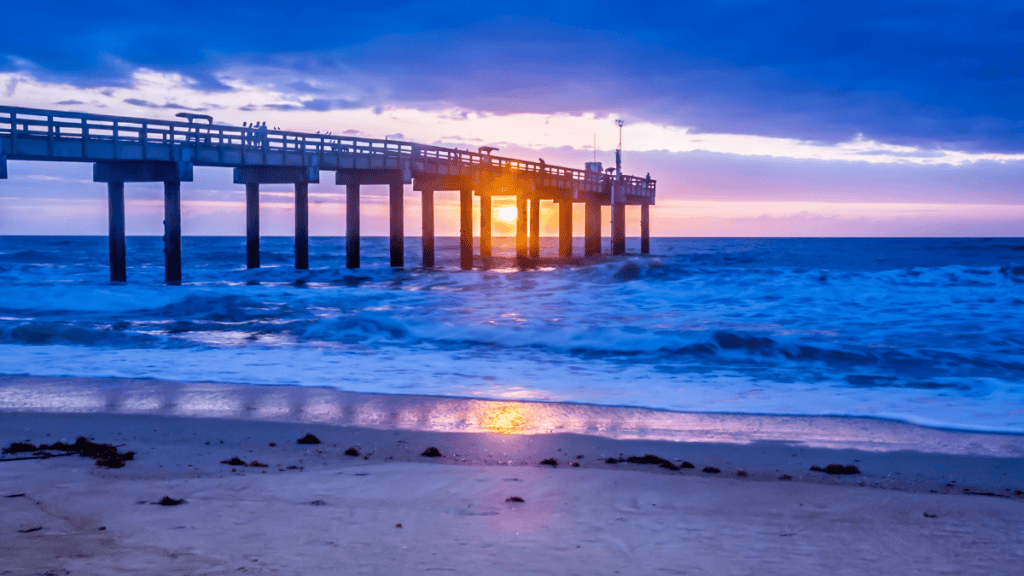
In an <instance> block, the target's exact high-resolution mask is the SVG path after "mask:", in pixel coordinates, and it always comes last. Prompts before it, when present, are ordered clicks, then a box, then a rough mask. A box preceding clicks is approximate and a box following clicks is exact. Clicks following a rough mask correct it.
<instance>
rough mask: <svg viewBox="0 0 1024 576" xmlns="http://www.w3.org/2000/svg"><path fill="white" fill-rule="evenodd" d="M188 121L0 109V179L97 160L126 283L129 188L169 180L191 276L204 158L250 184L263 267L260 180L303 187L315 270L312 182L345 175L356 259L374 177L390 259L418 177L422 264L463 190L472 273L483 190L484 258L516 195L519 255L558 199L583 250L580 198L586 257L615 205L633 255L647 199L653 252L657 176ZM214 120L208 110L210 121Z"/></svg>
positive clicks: (175, 260) (175, 253) (170, 216)
mask: <svg viewBox="0 0 1024 576" xmlns="http://www.w3.org/2000/svg"><path fill="white" fill-rule="evenodd" d="M198 118H203V117H201V116H199V117H197V118H189V121H187V122H186V121H181V122H178V121H167V120H154V119H146V118H131V117H121V116H106V115H100V114H85V113H77V112H63V111H59V110H40V109H32V108H19V107H10V106H0V179H5V178H7V176H8V167H7V160H32V161H50V162H90V163H93V181H94V182H102V183H106V184H107V198H108V200H107V201H108V207H109V238H110V280H111V281H112V282H125V281H127V265H126V254H125V217H126V215H125V206H124V185H125V183H126V182H127V183H132V182H163V185H164V216H165V218H164V265H165V280H166V282H167V283H168V284H178V283H180V282H181V280H182V278H181V183H182V182H191V181H192V172H193V167H194V166H216V167H223V168H232V169H233V172H234V183H235V184H239V185H245V198H246V261H247V265H248V267H250V268H258V267H259V266H260V195H259V192H260V185H261V184H292V185H294V187H295V267H296V268H297V269H300V270H304V269H308V267H309V205H308V190H309V184H310V183H319V182H320V177H321V172H334V181H335V184H337V185H339V186H341V185H344V186H345V194H346V207H347V209H346V241H345V248H346V266H347V267H348V268H358V267H359V264H360V259H359V244H360V242H359V240H360V236H359V234H360V232H359V210H360V202H359V194H360V187H361V186H363V185H387V186H389V189H390V193H389V197H388V198H389V208H390V249H391V250H390V252H391V265H392V266H394V267H404V266H405V262H404V260H405V258H404V254H405V237H404V234H403V228H404V211H403V204H404V195H405V193H406V186H407V185H410V184H411V185H412V190H413V192H419V193H420V194H421V196H422V202H423V233H422V249H423V265H424V266H425V267H432V266H434V265H435V258H434V194H435V192H458V194H459V204H460V209H459V211H460V218H459V221H460V266H461V267H462V268H463V269H466V270H468V269H472V268H473V262H474V254H473V232H474V231H473V226H472V224H473V214H472V209H473V196H474V195H476V196H479V197H480V230H479V234H480V254H479V257H480V260H481V262H483V263H484V265H485V266H486V265H487V264H488V263H489V262H490V261H491V199H492V198H493V197H496V196H507V197H514V198H515V203H516V207H517V211H518V212H517V214H518V217H517V222H516V256H517V257H518V258H519V259H520V260H527V259H531V258H533V259H535V258H538V257H539V255H540V203H541V202H542V201H550V202H554V203H555V204H556V205H557V206H558V223H559V226H558V230H559V240H558V255H559V257H560V258H563V259H570V258H572V257H573V253H572V252H573V247H572V217H573V205H574V204H575V203H582V204H583V206H584V220H585V226H584V228H585V234H584V237H585V238H584V254H583V256H592V255H594V254H598V253H600V251H601V229H602V224H601V207H602V206H610V207H611V221H610V236H611V246H612V253H613V254H623V253H624V252H625V207H626V206H628V205H635V206H640V207H641V216H640V247H641V248H640V251H641V253H648V252H649V251H650V206H651V205H652V204H654V201H655V184H656V182H655V181H654V180H652V179H650V178H649V177H646V178H640V177H636V176H629V175H624V174H622V173H621V171H620V170H617V169H609V170H608V171H603V170H602V167H601V164H600V163H596V162H595V163H588V164H587V166H586V168H585V169H577V168H567V167H563V166H553V165H550V164H545V163H544V162H543V161H541V162H532V161H527V160H518V159H515V158H505V157H501V156H496V155H492V154H491V153H490V152H491V151H493V149H486V148H481V150H480V151H479V152H470V151H466V150H458V149H453V148H445V147H439V146H429V145H424V144H417V143H414V142H402V141H396V140H379V139H373V138H354V137H349V136H335V135H324V134H307V133H302V132H290V131H281V130H270V131H267V132H265V133H262V134H257V133H256V132H255V131H253V130H251V129H249V128H242V127H237V126H225V125H220V124H213V123H212V121H210V122H209V123H202V122H199V121H196V120H197V119H198ZM205 118H208V117H205Z"/></svg>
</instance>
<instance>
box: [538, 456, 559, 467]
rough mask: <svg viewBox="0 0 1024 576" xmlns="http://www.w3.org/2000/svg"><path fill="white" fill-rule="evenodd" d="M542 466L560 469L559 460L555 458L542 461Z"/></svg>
mask: <svg viewBox="0 0 1024 576" xmlns="http://www.w3.org/2000/svg"><path fill="white" fill-rule="evenodd" d="M540 465H541V466H551V467H552V468H558V460H555V459H554V458H545V459H543V460H541V461H540Z"/></svg>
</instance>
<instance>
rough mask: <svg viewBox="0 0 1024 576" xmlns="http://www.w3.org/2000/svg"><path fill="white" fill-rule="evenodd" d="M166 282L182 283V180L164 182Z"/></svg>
mask: <svg viewBox="0 0 1024 576" xmlns="http://www.w3.org/2000/svg"><path fill="white" fill-rule="evenodd" d="M164 282H166V283H167V284H181V182H164Z"/></svg>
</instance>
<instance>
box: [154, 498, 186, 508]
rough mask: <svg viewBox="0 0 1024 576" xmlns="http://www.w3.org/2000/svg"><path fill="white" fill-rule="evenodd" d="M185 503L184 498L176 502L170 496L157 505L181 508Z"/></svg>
mask: <svg viewBox="0 0 1024 576" xmlns="http://www.w3.org/2000/svg"><path fill="white" fill-rule="evenodd" d="M184 503H185V499H184V498H182V499H180V500H175V499H174V498H171V497H170V496H164V497H163V498H161V499H160V501H159V502H157V504H159V505H161V506H181V505H182V504H184Z"/></svg>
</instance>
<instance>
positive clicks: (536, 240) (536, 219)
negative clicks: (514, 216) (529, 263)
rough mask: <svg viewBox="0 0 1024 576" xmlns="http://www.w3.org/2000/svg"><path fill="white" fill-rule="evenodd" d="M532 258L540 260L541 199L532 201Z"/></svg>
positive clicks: (534, 198) (532, 199)
mask: <svg viewBox="0 0 1024 576" xmlns="http://www.w3.org/2000/svg"><path fill="white" fill-rule="evenodd" d="M530 258H540V198H537V197H536V196H534V197H533V198H531V199H530Z"/></svg>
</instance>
